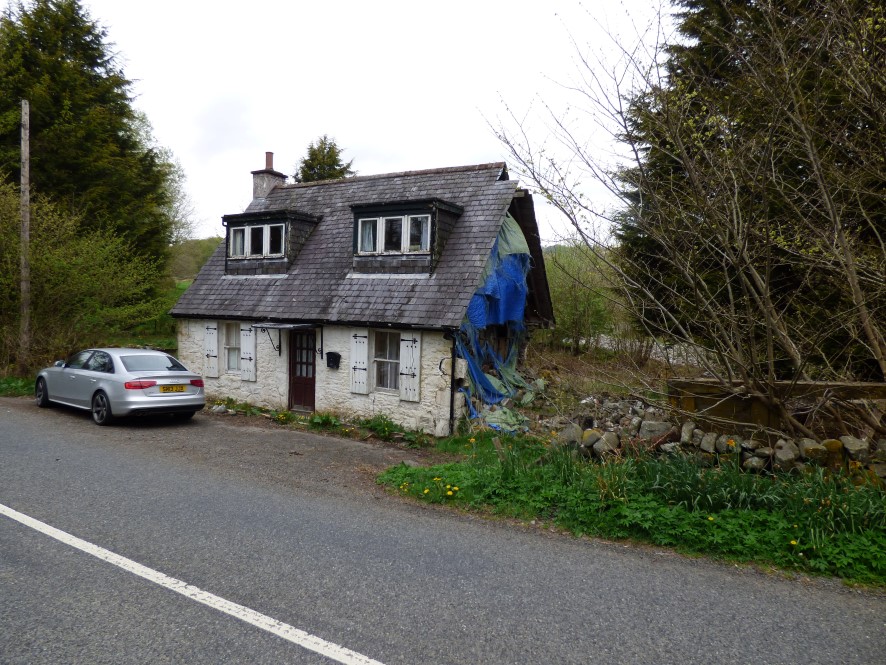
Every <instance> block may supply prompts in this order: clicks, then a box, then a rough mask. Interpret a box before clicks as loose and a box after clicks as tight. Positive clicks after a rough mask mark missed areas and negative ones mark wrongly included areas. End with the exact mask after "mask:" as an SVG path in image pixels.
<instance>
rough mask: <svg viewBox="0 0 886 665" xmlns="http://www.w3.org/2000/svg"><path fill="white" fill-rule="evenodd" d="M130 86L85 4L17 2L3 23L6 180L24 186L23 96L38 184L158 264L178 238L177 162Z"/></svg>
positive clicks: (0, 79) (0, 66)
mask: <svg viewBox="0 0 886 665" xmlns="http://www.w3.org/2000/svg"><path fill="white" fill-rule="evenodd" d="M130 89H131V82H130V81H129V80H128V79H127V78H126V77H125V76H124V74H123V71H122V69H121V68H120V67H119V66H118V64H117V61H116V57H115V54H114V53H113V51H112V50H111V45H110V44H109V43H108V42H107V33H106V30H105V29H104V28H102V27H100V26H99V25H98V23H96V22H95V21H93V20H92V19H91V18H90V16H89V14H88V12H87V10H86V9H85V8H84V7H83V5H82V4H81V3H80V2H79V0H33V1H32V2H30V3H29V4H25V3H24V2H21V1H19V2H17V3H14V4H10V5H9V7H8V8H7V9H6V11H5V12H4V14H3V16H2V18H0V177H2V178H4V179H5V180H6V181H7V182H18V179H19V164H20V159H19V148H20V131H19V127H20V117H21V116H20V109H21V100H22V99H27V100H28V101H29V102H30V108H31V146H30V154H31V183H32V187H33V189H34V191H35V192H39V193H42V194H44V195H47V196H50V197H51V198H52V199H53V200H54V201H56V202H57V204H58V205H60V206H64V207H65V209H67V210H68V211H70V212H72V213H75V214H76V216H77V219H79V220H80V224H81V225H82V226H83V228H84V229H86V230H94V229H104V230H106V231H109V232H113V233H115V234H117V235H119V236H120V237H121V238H124V239H126V240H128V241H130V242H131V243H132V245H133V246H134V247H137V248H138V251H139V252H141V253H143V254H145V255H146V256H148V257H152V258H159V257H162V256H163V255H164V253H165V250H166V247H167V245H168V243H169V241H170V234H171V230H172V220H171V219H170V216H169V206H170V197H171V196H172V192H170V187H169V178H170V175H171V173H172V168H173V167H172V165H171V164H170V163H169V162H168V161H167V160H166V159H165V156H164V155H163V154H162V153H161V152H160V151H159V150H157V149H156V148H154V147H152V146H151V145H149V144H147V143H146V142H145V140H144V136H143V129H144V128H143V126H142V125H141V124H140V123H141V121H140V119H139V117H138V115H137V113H136V111H135V110H134V109H133V106H132V97H131V93H130Z"/></svg>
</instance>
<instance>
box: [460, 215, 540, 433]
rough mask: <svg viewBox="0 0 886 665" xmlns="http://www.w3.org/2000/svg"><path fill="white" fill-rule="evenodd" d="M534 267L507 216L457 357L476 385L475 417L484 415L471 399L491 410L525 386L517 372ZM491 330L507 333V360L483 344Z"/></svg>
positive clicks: (473, 388) (470, 309)
mask: <svg viewBox="0 0 886 665" xmlns="http://www.w3.org/2000/svg"><path fill="white" fill-rule="evenodd" d="M529 268H530V257H529V245H528V244H527V243H526V238H525V237H524V236H523V232H522V231H521V230H520V226H519V225H518V224H517V222H516V220H515V219H514V218H513V217H511V216H510V215H508V216H507V217H506V218H505V221H504V223H503V224H502V228H501V230H500V231H499V234H498V237H497V238H496V240H495V243H494V244H493V246H492V251H491V252H490V254H489V258H488V260H487V262H486V268H485V269H484V272H483V283H482V284H480V286H478V287H477V290H476V291H475V292H474V295H473V297H472V298H471V301H470V303H469V304H468V311H467V314H466V316H465V320H464V322H463V323H462V325H461V330H460V334H459V336H458V338H457V340H456V349H457V352H458V354H459V356H461V357H462V358H464V359H465V361H466V362H467V365H468V374H469V377H470V382H471V386H470V389H469V390H468V391H467V393H468V405H469V409H470V411H471V417H478V416H482V413H480V412H479V411H478V410H477V409H475V408H474V406H473V405H472V404H471V403H470V402H471V399H470V398H471V397H475V398H477V399H478V400H479V401H480V402H481V403H482V405H487V406H488V405H493V404H499V403H500V402H501V401H502V400H503V399H505V398H506V397H513V396H514V394H515V393H516V391H517V390H518V389H519V388H521V387H526V383H525V382H524V381H523V379H522V378H521V377H520V376H519V375H518V374H517V372H516V364H517V352H518V350H519V345H520V343H521V342H522V340H523V333H524V331H525V328H526V326H525V322H524V316H525V312H526V294H527V292H528V287H527V284H526V275H527V273H528V272H529ZM490 326H504V327H506V328H507V335H508V349H507V354H506V357H504V358H502V357H501V356H500V355H499V354H498V353H496V351H495V349H493V348H492V346H491V345H490V344H489V343H488V342H485V341H482V340H481V335H480V331H482V330H485V329H486V328H489V327H490ZM484 370H486V371H484ZM481 408H482V407H481ZM489 424H490V426H492V427H498V426H497V425H495V424H493V423H491V422H490V423H489Z"/></svg>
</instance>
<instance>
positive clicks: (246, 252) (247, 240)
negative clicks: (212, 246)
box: [228, 223, 286, 259]
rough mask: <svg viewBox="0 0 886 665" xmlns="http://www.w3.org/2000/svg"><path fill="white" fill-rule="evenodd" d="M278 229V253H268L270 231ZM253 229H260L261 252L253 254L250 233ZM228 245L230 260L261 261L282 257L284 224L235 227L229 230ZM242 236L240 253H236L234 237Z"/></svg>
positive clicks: (284, 249)
mask: <svg viewBox="0 0 886 665" xmlns="http://www.w3.org/2000/svg"><path fill="white" fill-rule="evenodd" d="M273 228H279V229H280V251H279V252H270V251H269V249H270V247H271V229H273ZM255 229H261V230H262V234H261V238H262V239H261V243H262V246H261V251H259V252H255V253H253V249H252V233H253V231H254V230H255ZM230 232H231V236H230V244H229V246H228V256H229V257H230V258H232V259H263V258H272V257H277V256H283V255H284V254H285V253H286V224H283V223H274V224H253V225H251V226H236V227H233V228H231V229H230ZM238 235H242V241H241V243H240V245H241V247H242V253H239V252H237V245H238V243H237V240H236V237H237V236H238Z"/></svg>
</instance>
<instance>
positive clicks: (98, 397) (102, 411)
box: [92, 391, 114, 425]
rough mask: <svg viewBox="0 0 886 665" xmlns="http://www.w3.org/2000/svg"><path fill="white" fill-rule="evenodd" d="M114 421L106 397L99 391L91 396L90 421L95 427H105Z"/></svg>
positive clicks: (109, 403)
mask: <svg viewBox="0 0 886 665" xmlns="http://www.w3.org/2000/svg"><path fill="white" fill-rule="evenodd" d="M113 419H114V414H113V413H111V402H110V401H109V400H108V396H107V395H105V394H104V393H103V392H101V391H99V392H97V393H96V394H95V395H93V396H92V420H93V422H95V424H96V425H107V424H108V423H110V422H111V421H112V420H113Z"/></svg>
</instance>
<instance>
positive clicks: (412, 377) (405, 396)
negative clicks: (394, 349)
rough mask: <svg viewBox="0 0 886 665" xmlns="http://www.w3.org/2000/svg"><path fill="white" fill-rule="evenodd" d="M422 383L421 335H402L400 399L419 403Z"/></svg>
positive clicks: (409, 332) (412, 332)
mask: <svg viewBox="0 0 886 665" xmlns="http://www.w3.org/2000/svg"><path fill="white" fill-rule="evenodd" d="M420 383H421V333H420V332H418V331H406V332H403V333H400V399H402V400H404V401H406V402H418V401H419V384H420Z"/></svg>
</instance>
